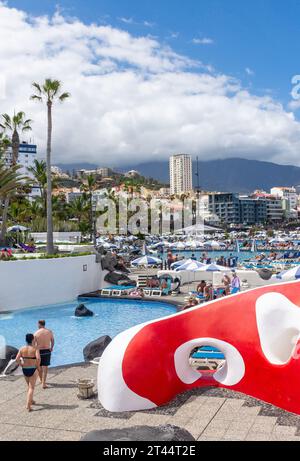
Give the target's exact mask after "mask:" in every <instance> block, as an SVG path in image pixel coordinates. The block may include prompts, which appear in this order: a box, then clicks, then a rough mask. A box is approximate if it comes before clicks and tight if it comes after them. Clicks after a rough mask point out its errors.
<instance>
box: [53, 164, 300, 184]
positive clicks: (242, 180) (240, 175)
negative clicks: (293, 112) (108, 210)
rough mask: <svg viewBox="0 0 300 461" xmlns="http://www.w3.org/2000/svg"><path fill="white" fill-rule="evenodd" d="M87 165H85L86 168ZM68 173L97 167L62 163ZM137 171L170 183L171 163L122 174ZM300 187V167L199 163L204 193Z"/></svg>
mask: <svg viewBox="0 0 300 461" xmlns="http://www.w3.org/2000/svg"><path fill="white" fill-rule="evenodd" d="M82 165H85V166H82ZM58 166H59V167H60V168H62V169H63V170H64V171H66V170H69V171H72V170H73V169H77V168H78V169H79V168H86V169H88V168H91V169H92V168H95V167H96V166H95V165H93V164H89V163H84V164H60V165H58ZM130 169H135V170H137V171H139V173H140V174H141V175H143V176H146V177H148V178H149V177H152V178H154V179H157V180H159V181H161V182H162V183H166V184H167V183H168V182H169V162H168V161H167V160H166V161H160V162H157V161H156V162H143V163H140V164H136V165H132V164H131V165H127V166H126V165H125V166H122V168H119V169H118V170H119V171H128V170H130ZM196 171H197V164H196V161H193V173H194V174H193V185H194V187H197V183H198V180H197V177H196V174H195V173H196ZM299 184H300V167H297V166H293V165H279V164H277V163H272V162H266V161H260V160H247V159H242V158H235V157H232V158H228V159H219V160H218V159H217V160H208V161H199V186H200V188H201V189H202V190H211V191H218V192H240V193H249V192H252V191H254V190H255V189H264V190H267V191H268V190H270V189H271V188H272V187H277V186H278V187H288V186H298V185H299Z"/></svg>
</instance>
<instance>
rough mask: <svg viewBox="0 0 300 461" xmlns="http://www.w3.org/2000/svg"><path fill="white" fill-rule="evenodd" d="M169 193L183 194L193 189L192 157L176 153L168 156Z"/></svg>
mask: <svg viewBox="0 0 300 461" xmlns="http://www.w3.org/2000/svg"><path fill="white" fill-rule="evenodd" d="M170 188H171V194H176V195H177V194H183V193H185V192H190V191H192V190H193V167H192V157H191V156H190V155H186V154H178V155H173V156H172V157H170Z"/></svg>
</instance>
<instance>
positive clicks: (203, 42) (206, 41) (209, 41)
mask: <svg viewBox="0 0 300 461" xmlns="http://www.w3.org/2000/svg"><path fill="white" fill-rule="evenodd" d="M192 42H193V43H194V44H195V45H212V44H213V43H214V41H213V39H212V38H208V37H204V38H193V40H192Z"/></svg>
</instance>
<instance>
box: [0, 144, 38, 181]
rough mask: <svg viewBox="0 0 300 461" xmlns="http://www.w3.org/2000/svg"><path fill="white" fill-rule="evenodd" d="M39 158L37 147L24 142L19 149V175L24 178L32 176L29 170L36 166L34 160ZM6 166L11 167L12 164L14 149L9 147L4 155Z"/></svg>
mask: <svg viewBox="0 0 300 461" xmlns="http://www.w3.org/2000/svg"><path fill="white" fill-rule="evenodd" d="M36 157H37V146H36V145H35V144H28V143H26V142H22V143H21V144H20V147H19V157H18V164H19V165H20V167H21V168H20V170H19V171H18V173H19V174H21V175H22V176H32V175H31V174H30V173H29V171H28V168H29V167H32V166H33V165H34V160H35V159H36ZM3 159H4V162H5V164H6V165H7V166H8V167H9V166H11V164H12V148H11V147H9V148H8V149H7V151H6V152H5V154H4V155H3Z"/></svg>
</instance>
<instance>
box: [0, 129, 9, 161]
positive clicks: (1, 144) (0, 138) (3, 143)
mask: <svg viewBox="0 0 300 461" xmlns="http://www.w3.org/2000/svg"><path fill="white" fill-rule="evenodd" d="M10 145H11V141H10V139H9V138H8V137H7V136H6V134H5V133H3V132H2V133H0V158H1V157H2V156H3V155H4V154H5V153H6V151H7V149H8V148H9V146H10Z"/></svg>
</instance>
